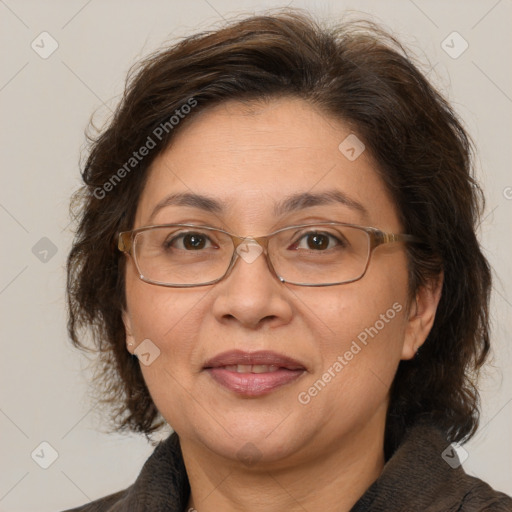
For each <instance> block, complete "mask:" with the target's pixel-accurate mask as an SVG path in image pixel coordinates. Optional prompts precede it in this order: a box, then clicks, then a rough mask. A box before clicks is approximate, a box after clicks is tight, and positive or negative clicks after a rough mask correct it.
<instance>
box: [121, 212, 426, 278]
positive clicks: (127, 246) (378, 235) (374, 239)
mask: <svg viewBox="0 0 512 512" xmlns="http://www.w3.org/2000/svg"><path fill="white" fill-rule="evenodd" d="M312 226H345V227H350V228H356V229H360V230H362V231H364V232H366V233H367V234H368V236H369V250H368V258H367V261H366V265H365V267H364V270H363V272H362V273H361V275H360V276H358V277H356V278H354V279H350V280H348V281H340V282H335V283H320V284H316V283H313V284H310V283H296V282H291V281H286V280H285V279H284V278H283V277H281V276H280V275H279V274H278V273H277V272H276V270H275V269H274V266H273V264H272V261H271V259H270V257H269V255H268V243H269V239H270V238H271V237H273V236H274V235H276V234H278V233H281V232H282V231H286V230H288V229H294V228H295V229H297V228H306V227H312ZM164 227H184V228H200V229H204V230H208V231H216V232H220V233H224V234H225V235H228V236H229V237H230V238H231V240H232V242H233V255H232V256H231V261H230V263H229V265H228V268H227V270H226V272H225V273H224V274H223V275H222V276H221V277H219V278H218V279H215V280H213V281H208V282H206V283H199V284H168V283H163V282H160V281H152V280H150V279H148V278H146V277H145V276H144V275H143V273H142V272H141V270H140V268H139V263H138V261H137V258H136V256H134V254H133V251H132V249H133V247H134V240H135V237H136V235H137V233H140V232H142V231H148V230H151V229H154V228H164ZM419 241H420V240H419V239H418V238H417V237H416V236H414V235H408V234H402V233H386V232H384V231H381V230H380V229H377V228H373V227H365V226H358V225H356V224H348V223H345V222H316V223H311V224H297V225H293V226H287V227H285V228H281V229H278V230H277V231H273V232H272V233H270V234H268V235H265V236H260V237H252V236H246V237H242V236H238V235H234V234H233V233H229V232H228V231H225V230H223V229H219V228H214V227H211V226H201V225H197V224H155V225H151V226H144V227H141V228H137V229H133V230H131V231H122V232H121V233H119V235H118V243H117V248H118V249H119V250H120V251H121V252H123V253H125V254H129V255H130V256H131V257H132V258H133V260H134V262H135V266H136V268H137V272H138V275H139V278H140V279H141V280H142V281H144V282H146V283H149V284H154V285H157V286H166V287H169V288H193V287H198V286H208V285H212V284H216V283H218V282H219V281H222V280H223V279H224V278H225V277H227V276H228V275H229V273H230V272H231V270H232V269H233V267H234V266H235V263H236V260H237V259H238V258H239V254H238V253H237V247H238V246H239V245H241V244H242V243H248V242H256V243H257V244H259V245H260V246H261V247H262V249H263V253H264V255H265V259H266V261H267V266H268V268H269V270H270V271H271V273H272V274H273V275H274V276H276V277H277V278H278V279H279V281H281V282H282V283H287V284H292V285H295V286H311V287H322V286H336V285H340V284H348V283H353V282H355V281H359V280H360V279H362V278H363V277H364V275H365V274H366V271H367V270H368V266H369V265H370V260H371V257H372V254H373V251H374V250H375V249H376V248H377V247H379V246H380V245H384V244H388V243H395V242H419Z"/></svg>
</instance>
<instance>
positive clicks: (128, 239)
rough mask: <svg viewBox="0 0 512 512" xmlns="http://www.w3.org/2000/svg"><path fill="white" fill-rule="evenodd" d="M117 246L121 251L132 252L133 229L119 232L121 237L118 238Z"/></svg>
mask: <svg viewBox="0 0 512 512" xmlns="http://www.w3.org/2000/svg"><path fill="white" fill-rule="evenodd" d="M117 248H118V249H119V250H120V251H121V252H126V253H128V254H129V253H130V252H131V250H132V233H131V231H124V232H122V233H119V238H118V239H117Z"/></svg>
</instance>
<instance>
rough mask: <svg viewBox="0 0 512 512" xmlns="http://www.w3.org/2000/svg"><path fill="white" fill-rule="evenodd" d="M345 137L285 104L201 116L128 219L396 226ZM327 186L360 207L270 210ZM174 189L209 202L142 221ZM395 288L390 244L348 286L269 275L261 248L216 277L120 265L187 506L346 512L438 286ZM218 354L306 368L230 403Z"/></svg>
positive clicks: (400, 282)
mask: <svg viewBox="0 0 512 512" xmlns="http://www.w3.org/2000/svg"><path fill="white" fill-rule="evenodd" d="M349 133H350V130H349V129H348V128H347V127H346V126H344V125H343V124H342V123H341V122H339V121H337V120H335V119H331V118H329V117H326V116H325V114H323V113H321V112H319V111H318V110H317V109H315V108H314V107H312V106H311V105H309V104H308V103H305V102H304V101H303V100H299V99H294V98H282V99H275V100H271V101H270V102H267V103H251V104H242V103H239V102H229V103H224V104H222V105H219V106H216V107H213V108H210V109H208V110H205V111H203V112H202V113H200V114H199V115H198V116H197V117H196V118H195V119H193V120H191V122H190V124H187V125H185V126H183V130H182V131H180V132H178V133H177V136H176V138H175V139H174V141H173V143H172V146H171V147H169V148H168V149H167V150H166V151H165V152H163V153H162V154H161V155H159V156H158V157H157V159H156V160H155V161H154V163H153V166H152V169H151V171H150V175H149V179H148V182H147V185H146V187H145V189H144V191H143V193H142V196H141V199H140V202H139V205H138V209H137V214H136V220H135V224H134V228H137V227H141V226H145V225H149V224H164V223H171V222H192V223H198V224H206V225H211V226H214V227H220V228H223V229H226V230H227V231H230V232H232V233H236V234H238V235H242V236H248V235H252V236H261V235H265V234H267V233H270V232H272V231H274V230H276V229H279V228H281V227H285V226H288V225H293V224H298V223H303V222H304V223H308V222H313V221H316V220H317V221H339V222H349V223H354V224H358V225H362V226H374V227H377V228H380V229H382V230H384V231H389V232H394V233H400V232H402V229H401V226H400V224H399V221H398V217H397V213H396V209H395V206H394V204H393V202H392V201H391V199H390V196H389V195H388V193H387V192H386V189H385V187H384V185H383V182H382V181H381V179H380V178H379V176H378V174H377V172H376V170H375V169H376V164H375V162H374V161H373V160H372V158H371V157H370V155H369V154H368V152H367V151H365V152H363V153H362V155H361V156H360V157H359V158H357V159H356V160H355V161H353V162H351V161H349V160H348V159H347V158H346V157H345V156H344V155H343V154H342V153H341V152H340V150H339V149H338V145H339V144H340V143H341V142H342V141H343V140H344V139H345V137H346V136H347V135H348V134H349ZM334 189H335V190H339V191H341V192H343V193H344V194H346V195H347V196H349V197H350V198H352V199H354V200H356V201H358V202H359V203H361V204H362V205H363V206H364V207H365V209H366V210H367V215H363V214H361V213H360V212H359V211H357V210H355V209H353V208H350V207H348V206H346V205H342V204H335V203H333V204H328V205H319V206H313V207H308V208H303V209H301V210H299V211H297V212H294V213H291V214H287V215H284V216H280V217H279V216H278V217H276V216H275V215H274V213H273V208H274V204H275V203H276V202H278V201H280V200H282V199H283V198H285V197H287V196H289V195H291V194H295V193H298V192H310V193H317V192H324V191H327V190H334ZM176 192H193V193H198V194H204V195H208V196H210V197H212V198H215V199H216V200H218V201H220V202H221V203H222V204H223V205H224V210H223V211H222V212H219V213H215V214H213V213H211V212H206V211H203V210H201V209H199V208H195V207H184V206H166V207H165V208H162V209H161V210H159V211H158V213H157V214H156V215H155V216H154V218H151V219H150V217H151V213H152V211H153V209H154V207H155V205H156V204H157V203H158V202H159V201H161V200H162V199H163V198H165V197H166V196H167V195H168V194H170V193H176ZM407 286H408V283H407V266H406V255H405V251H404V247H403V245H402V244H388V245H385V246H381V247H379V248H378V249H377V250H376V251H375V252H374V254H373V256H372V260H371V262H370V266H369V269H368V271H367V274H366V275H365V276H364V277H363V278H362V279H361V280H359V281H357V282H354V283H350V284H344V285H340V286H331V287H324V288H305V287H298V286H292V285H288V284H282V283H280V282H279V281H278V280H277V279H276V278H275V276H273V275H272V274H271V273H270V271H269V270H268V267H267V264H266V261H265V258H264V256H260V257H258V258H257V259H256V260H255V261H254V262H253V263H250V264H249V263H246V262H245V261H243V260H242V259H240V258H239V260H238V261H237V263H236V265H235V267H234V269H233V271H232V272H231V274H230V275H229V276H228V277H227V278H226V279H224V280H223V281H221V282H219V283H217V284H215V285H211V286H206V287H197V288H191V289H173V288H165V287H161V286H154V285H151V284H147V283H144V282H143V281H141V280H140V279H139V278H138V277H137V273H136V270H135V266H134V264H133V261H132V260H131V258H130V259H129V262H128V265H127V269H126V293H127V311H126V312H125V315H124V320H125V325H126V330H127V344H130V343H132V344H133V346H130V347H129V350H130V351H133V349H135V348H136V347H137V345H138V344H139V343H141V342H142V340H144V339H146V338H149V339H150V340H151V341H152V342H153V343H155V344H156V345H157V346H158V347H159V349H160V351H161V353H160V356H159V357H158V358H157V359H156V360H155V361H154V362H153V363H152V364H151V365H150V366H143V365H142V370H143V374H144V378H145V381H146V383H147V385H148V388H149V390H150V393H151V395H152V397H153V399H154V401H155V403H156V405H157V407H158V409H159V411H160V412H161V414H162V415H163V417H164V418H165V419H166V420H167V422H168V423H169V424H170V425H171V426H172V427H173V428H174V430H175V431H176V432H177V433H178V434H179V436H180V440H181V446H182V451H183V455H184V460H185V464H186V467H187V472H188V475H189V479H190V484H191V489H192V494H191V499H190V502H189V505H190V506H194V507H195V508H196V509H197V510H198V511H199V512H208V511H210V510H212V511H213V510H217V511H218V510H223V511H231V510H245V511H252V510H265V511H273V510H283V509H284V507H285V509H286V510H304V509H306V510H334V509H336V510H338V511H342V510H349V509H350V508H351V506H352V505H353V504H354V503H355V502H356V501H357V499H358V498H359V497H360V496H361V495H362V494H363V493H364V491H365V490H366V489H367V488H368V487H369V485H370V484H371V483H372V482H373V481H374V480H375V479H376V478H377V477H378V475H379V473H380V471H381V470H382V467H383V464H384V456H383V437H384V427H385V416H386V408H387V405H388V396H389V388H390V385H391V383H392V380H393V377H394V374H395V372H396V368H397V366H398V363H399V361H400V360H401V359H409V358H411V357H413V356H414V354H415V352H416V350H417V349H418V348H419V346H420V345H421V344H422V343H423V342H424V340H425V339H426V336H427V334H428V332H429V330H430V328H431V326H432V323H433V320H434V315H435V310H436V307H437V304H438V301H439V293H440V292H439V290H440V283H438V285H437V286H433V285H432V286H429V287H427V288H424V289H422V290H420V291H419V292H418V294H417V296H416V297H415V299H413V300H412V301H409V299H408V287H407ZM395 303H398V304H399V305H401V306H402V309H401V311H400V312H399V313H397V314H396V316H395V317H394V318H393V319H392V320H390V321H389V322H387V323H386V324H385V326H384V328H382V329H381V330H379V333H378V335H376V336H374V337H373V338H369V342H368V344H367V345H366V346H363V347H362V349H361V351H360V352H359V353H357V354H356V355H354V357H353V359H352V360H351V361H349V362H348V364H346V365H345V366H344V368H343V370H342V371H341V372H339V374H337V375H336V377H334V378H332V379H331V381H330V382H329V383H328V384H327V385H326V386H325V387H324V388H323V389H322V391H321V392H319V393H318V394H317V395H316V396H314V397H312V398H311V400H310V401H309V403H307V404H301V403H300V402H299V400H298V399H297V397H298V395H299V393H300V392H303V391H307V390H308V388H310V386H312V385H313V384H314V383H315V381H317V380H318V379H319V378H321V377H322V374H324V372H325V371H326V370H327V369H328V368H329V367H331V366H332V365H333V363H334V362H335V361H336V360H337V358H338V356H340V355H343V354H344V353H345V352H346V351H347V350H349V348H350V346H351V343H352V341H353V340H356V339H357V336H358V334H360V333H361V332H362V331H364V330H365V328H368V327H370V326H374V325H375V323H376V321H377V320H379V318H381V317H380V315H382V314H385V313H386V311H387V310H389V309H390V308H392V306H393V304H395ZM230 349H241V350H245V351H256V350H274V351H277V352H279V353H281V354H284V355H287V356H290V357H292V358H294V359H297V360H299V361H300V362H301V363H302V364H303V365H304V366H305V367H306V369H307V371H306V372H305V373H304V374H303V375H302V376H301V377H300V378H299V379H298V380H295V381H294V382H292V383H289V384H287V385H285V386H282V387H281V388H278V389H277V390H275V391H273V392H271V393H270V394H267V395H264V396H261V397H257V398H247V397H241V396H239V395H237V394H235V393H233V392H231V391H229V390H227V389H225V388H224V387H221V386H220V385H219V384H217V383H216V382H215V381H214V380H213V379H212V378H211V377H210V376H209V375H208V373H206V372H205V371H203V365H204V363H205V362H206V361H207V360H208V359H210V358H211V357H213V356H215V355H217V354H219V353H221V352H224V351H226V350H230ZM247 443H252V445H254V447H256V453H257V456H256V459H257V460H256V461H255V462H254V463H253V464H246V463H244V462H243V461H241V460H240V458H239V457H240V452H239V451H240V450H243V449H247V448H244V447H247ZM302 507H304V508H302Z"/></svg>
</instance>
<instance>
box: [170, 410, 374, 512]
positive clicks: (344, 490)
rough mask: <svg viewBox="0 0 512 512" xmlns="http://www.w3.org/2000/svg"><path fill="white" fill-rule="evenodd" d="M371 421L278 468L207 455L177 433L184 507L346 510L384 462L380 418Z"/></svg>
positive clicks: (204, 510) (249, 511)
mask: <svg viewBox="0 0 512 512" xmlns="http://www.w3.org/2000/svg"><path fill="white" fill-rule="evenodd" d="M375 419H376V418H374V420H375ZM372 423H373V421H371V422H369V423H367V424H366V425H364V427H360V426H359V427H358V429H355V432H353V433H351V434H350V435H346V436H344V437H343V438H341V439H337V440H334V442H333V443H330V444H329V446H328V447H326V448H325V450H324V451H322V452H316V453H315V456H314V457H311V456H309V457H304V458H303V459H302V461H301V462H299V463H296V461H295V462H294V463H293V464H290V465H289V466H287V465H286V464H282V463H281V464H280V467H279V468H278V469H276V467H275V466H264V465H259V467H257V468H256V467H253V468H247V467H244V466H243V465H241V464H240V463H239V462H238V461H236V462H235V461H232V460H226V459H225V458H223V457H213V458H212V457H211V455H206V454H205V453H204V451H205V449H204V445H202V446H201V445H194V444H193V443H192V442H191V441H190V440H188V439H184V440H182V441H181V438H180V441H181V448H182V452H183V458H184V461H185V466H186V468H187V474H188V478H189V482H190V487H191V494H190V499H189V503H188V506H187V509H186V510H187V511H189V510H192V511H193V510H197V512H212V511H216V512H217V511H219V510H222V511H223V512H224V511H225V512H231V511H239V510H244V511H246V512H253V511H254V512H256V511H260V510H265V511H266V512H274V511H275V512H277V511H279V512H281V511H282V510H288V511H290V512H295V511H300V512H303V511H304V510H336V511H338V512H348V511H350V509H351V508H352V506H353V505H354V504H355V503H356V502H357V501H358V499H359V498H360V497H361V496H362V495H363V494H364V492H365V491H366V489H368V487H369V486H370V485H371V484H372V483H373V482H374V481H375V480H376V479H377V478H378V477H379V475H380V473H381V472H382V468H383V467H384V447H383V442H384V423H383V422H381V421H379V422H378V423H382V424H381V425H373V424H372ZM376 426H378V427H379V428H380V431H379V430H377V431H376Z"/></svg>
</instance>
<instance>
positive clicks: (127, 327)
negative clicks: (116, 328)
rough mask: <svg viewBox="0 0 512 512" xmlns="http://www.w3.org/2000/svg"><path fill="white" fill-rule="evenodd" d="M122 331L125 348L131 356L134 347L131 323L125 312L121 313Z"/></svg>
mask: <svg viewBox="0 0 512 512" xmlns="http://www.w3.org/2000/svg"><path fill="white" fill-rule="evenodd" d="M123 323H124V330H125V332H126V348H127V350H128V352H130V354H133V347H134V346H135V338H134V337H133V334H132V322H131V320H130V316H129V315H128V313H127V312H126V311H123Z"/></svg>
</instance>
